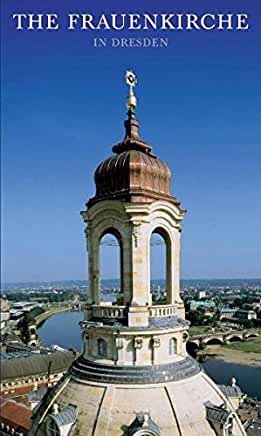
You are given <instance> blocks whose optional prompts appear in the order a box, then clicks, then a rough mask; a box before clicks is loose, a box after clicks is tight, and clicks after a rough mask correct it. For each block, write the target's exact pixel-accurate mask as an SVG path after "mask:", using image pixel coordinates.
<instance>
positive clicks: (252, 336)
mask: <svg viewBox="0 0 261 436" xmlns="http://www.w3.org/2000/svg"><path fill="white" fill-rule="evenodd" d="M257 338H258V334H254V333H253V334H251V335H248V336H246V340H247V341H248V339H257Z"/></svg>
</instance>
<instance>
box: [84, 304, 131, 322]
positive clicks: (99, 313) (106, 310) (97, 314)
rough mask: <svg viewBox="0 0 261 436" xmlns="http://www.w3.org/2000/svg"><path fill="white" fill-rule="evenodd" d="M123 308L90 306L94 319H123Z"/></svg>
mask: <svg viewBox="0 0 261 436" xmlns="http://www.w3.org/2000/svg"><path fill="white" fill-rule="evenodd" d="M125 310H126V307H125V306H105V305H104V306H102V305H101V306H98V305H97V306H94V305H93V306H92V316H93V317H94V318H116V319H123V318H125Z"/></svg>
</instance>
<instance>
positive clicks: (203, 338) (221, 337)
mask: <svg viewBox="0 0 261 436" xmlns="http://www.w3.org/2000/svg"><path fill="white" fill-rule="evenodd" d="M258 337H261V329H249V330H229V331H226V332H211V333H206V334H202V335H193V336H190V337H189V339H188V341H187V346H188V347H189V348H192V349H193V348H194V349H202V348H204V347H205V346H206V345H214V344H220V345H222V344H229V343H231V342H235V341H247V340H249V339H253V338H258Z"/></svg>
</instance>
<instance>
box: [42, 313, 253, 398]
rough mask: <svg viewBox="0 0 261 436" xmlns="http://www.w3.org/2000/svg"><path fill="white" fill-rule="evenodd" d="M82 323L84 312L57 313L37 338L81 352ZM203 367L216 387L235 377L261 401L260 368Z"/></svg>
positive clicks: (213, 363)
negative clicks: (217, 384)
mask: <svg viewBox="0 0 261 436" xmlns="http://www.w3.org/2000/svg"><path fill="white" fill-rule="evenodd" d="M82 319H83V313H82V312H62V313H57V314H55V315H53V316H52V317H50V318H48V319H47V320H46V321H45V322H44V323H43V324H42V325H41V327H39V329H38V334H39V336H40V338H41V339H42V341H43V342H44V344H46V345H48V346H50V345H53V344H56V345H59V346H60V347H63V348H70V347H73V348H75V349H76V350H78V351H80V350H81V338H80V327H79V322H80V321H81V320H82ZM202 366H203V367H204V369H205V371H206V372H207V373H208V374H209V375H210V377H211V378H213V380H215V381H216V382H217V383H220V384H228V383H229V382H230V381H231V378H232V377H235V378H236V379H237V383H238V385H239V386H240V387H241V389H242V391H243V392H245V393H246V394H248V395H250V396H252V397H257V398H258V399H259V400H261V368H258V367H252V366H246V365H238V364H235V363H227V362H224V361H222V360H208V361H207V362H204V363H203V364H202Z"/></svg>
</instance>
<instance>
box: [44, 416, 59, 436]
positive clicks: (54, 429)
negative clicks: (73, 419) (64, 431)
mask: <svg viewBox="0 0 261 436" xmlns="http://www.w3.org/2000/svg"><path fill="white" fill-rule="evenodd" d="M47 432H48V436H60V429H59V427H58V425H57V424H56V422H55V421H54V420H53V419H50V421H49V422H48V425H47Z"/></svg>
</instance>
